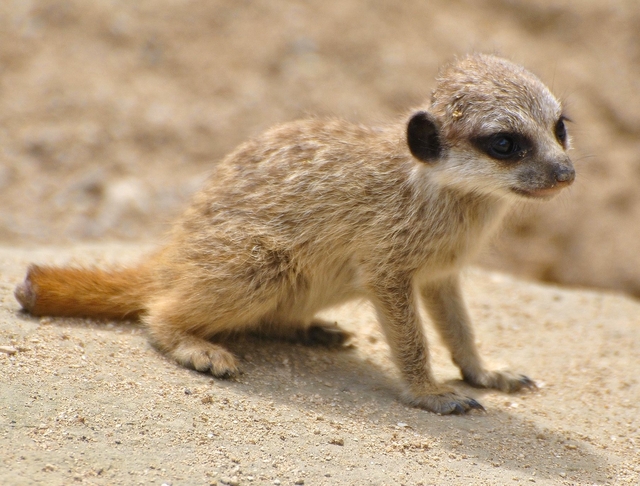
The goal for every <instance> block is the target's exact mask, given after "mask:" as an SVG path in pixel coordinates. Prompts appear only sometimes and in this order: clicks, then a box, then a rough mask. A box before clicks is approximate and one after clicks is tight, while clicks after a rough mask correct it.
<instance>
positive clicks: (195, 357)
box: [144, 299, 238, 378]
mask: <svg viewBox="0 0 640 486" xmlns="http://www.w3.org/2000/svg"><path fill="white" fill-rule="evenodd" d="M171 304H174V305H171ZM182 309H183V306H179V305H175V302H174V301H173V300H169V299H165V300H162V301H159V302H157V303H156V304H155V305H152V306H151V308H150V312H149V314H148V315H147V316H146V317H145V318H144V323H145V325H146V327H147V330H148V333H149V340H150V342H151V344H152V345H153V346H155V347H156V348H157V349H158V350H159V351H161V352H162V353H164V354H166V355H167V356H168V357H170V358H172V359H174V360H175V361H176V362H177V363H179V364H181V365H182V366H184V367H186V368H191V369H194V370H197V371H201V372H210V373H211V374H212V375H213V376H215V377H216V378H229V377H231V376H233V375H235V374H237V372H238V366H237V360H236V358H235V356H234V355H233V354H232V353H231V352H230V351H228V350H227V349H225V348H224V347H223V346H221V345H220V344H217V343H214V342H211V341H209V340H208V339H207V338H208V337H209V336H212V335H216V334H223V333H224V332H225V331H227V332H228V331H229V330H228V329H221V328H220V326H219V325H218V326H215V327H213V326H211V325H209V326H207V325H206V324H204V323H203V324H201V325H200V326H196V325H195V323H197V322H202V321H203V318H204V316H202V315H197V314H195V313H194V314H190V313H189V312H188V311H187V312H185V311H183V310H182ZM212 327H213V328H212Z"/></svg>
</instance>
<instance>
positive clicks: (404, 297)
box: [372, 279, 483, 414]
mask: <svg viewBox="0 0 640 486" xmlns="http://www.w3.org/2000/svg"><path fill="white" fill-rule="evenodd" d="M373 293H374V295H373V298H372V300H373V303H374V306H375V308H376V311H377V314H378V319H379V321H380V324H381V326H382V329H383V331H384V333H385V336H386V338H387V341H388V343H389V346H390V348H391V353H392V355H393V358H394V360H395V361H396V363H397V365H398V367H399V368H400V371H401V373H402V375H403V377H404V379H405V381H406V382H407V384H408V390H407V392H406V393H405V396H404V398H405V400H406V402H407V403H409V404H410V405H412V406H415V407H419V408H423V409H426V410H430V411H432V412H435V413H441V414H461V413H465V412H466V411H468V410H470V409H483V407H482V405H480V404H479V403H478V402H476V401H475V400H474V399H473V398H470V397H466V396H463V395H460V394H459V393H458V392H456V391H455V390H454V389H453V388H451V387H449V386H446V385H442V384H439V383H437V382H436V380H435V379H434V377H433V374H432V372H431V366H430V364H429V348H428V346H427V339H426V336H425V334H424V330H423V328H422V323H421V322H420V319H419V316H418V313H417V308H416V302H415V297H414V292H413V286H412V283H411V281H410V279H407V281H406V282H402V283H391V284H388V285H385V284H380V283H378V284H376V286H375V289H374V292H373Z"/></svg>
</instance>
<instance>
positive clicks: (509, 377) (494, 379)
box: [462, 371, 538, 393]
mask: <svg viewBox="0 0 640 486" xmlns="http://www.w3.org/2000/svg"><path fill="white" fill-rule="evenodd" d="M462 375H463V379H464V381H466V382H467V383H468V384H469V385H471V386H474V387H476V388H493V389H495V390H500V391H502V392H505V393H515V392H517V391H520V390H536V389H537V388H538V386H537V385H536V382H535V381H533V380H532V379H531V378H529V377H528V376H525V375H520V374H517V373H512V372H510V371H482V372H480V373H465V372H463V374H462Z"/></svg>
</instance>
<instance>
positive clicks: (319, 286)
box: [276, 259, 363, 320]
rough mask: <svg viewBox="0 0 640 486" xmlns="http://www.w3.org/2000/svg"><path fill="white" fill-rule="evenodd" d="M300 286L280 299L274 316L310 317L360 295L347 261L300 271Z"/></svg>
mask: <svg viewBox="0 0 640 486" xmlns="http://www.w3.org/2000/svg"><path fill="white" fill-rule="evenodd" d="M301 270H302V275H303V277H302V279H301V281H302V284H301V285H299V286H297V287H296V288H292V289H291V291H290V292H289V293H287V294H286V295H283V296H282V299H281V301H280V303H279V305H278V310H277V311H276V314H278V315H280V316H281V317H283V318H287V319H300V318H301V319H306V320H309V319H311V318H313V316H314V315H315V314H317V313H318V312H320V311H321V310H323V309H327V308H329V307H334V306H336V305H340V304H342V303H345V302H348V301H349V300H353V299H356V298H359V297H361V296H362V295H363V292H362V290H361V289H362V285H361V283H360V281H359V280H360V279H359V276H358V275H359V272H358V268H357V266H356V265H354V264H353V262H352V261H351V260H350V259H339V260H332V259H328V260H325V261H324V262H322V263H316V262H314V263H310V264H309V265H308V266H305V267H303V268H302V269H301Z"/></svg>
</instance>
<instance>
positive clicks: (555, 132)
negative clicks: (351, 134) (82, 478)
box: [407, 55, 575, 199]
mask: <svg viewBox="0 0 640 486" xmlns="http://www.w3.org/2000/svg"><path fill="white" fill-rule="evenodd" d="M437 81H438V83H437V86H436V89H435V90H434V91H433V96H432V100H431V106H430V107H429V108H428V109H427V110H419V111H416V112H415V113H413V115H412V116H411V118H410V120H409V123H408V125H407V143H408V146H409V149H410V151H411V153H412V154H413V156H414V157H415V158H417V159H418V160H420V161H421V162H423V163H424V164H426V165H427V166H428V170H429V172H430V180H435V181H437V182H438V183H439V184H442V185H444V186H450V187H457V188H458V189H460V190H463V191H466V192H475V193H483V194H495V195H498V196H501V195H514V196H516V197H525V198H542V199H546V198H550V197H552V196H554V195H555V194H557V193H558V192H559V191H560V189H562V188H563V187H566V186H568V185H570V184H571V183H572V182H573V180H574V178H575V171H574V169H573V165H572V164H571V160H570V159H569V157H568V155H567V153H566V152H567V150H568V148H569V136H568V134H567V131H566V128H565V121H566V120H567V118H566V116H565V115H564V114H563V111H562V106H561V104H560V102H559V101H558V100H557V99H556V98H555V97H554V96H553V94H551V92H550V91H549V89H548V88H547V87H546V86H545V85H544V84H543V83H542V82H541V81H540V80H539V79H538V78H537V77H535V76H534V75H533V74H531V73H530V72H528V71H526V70H525V69H524V68H522V67H520V66H518V65H516V64H513V63H511V62H509V61H507V60H505V59H501V58H498V57H494V56H489V55H472V56H469V57H466V58H464V59H462V60H459V61H458V62H456V63H454V64H451V65H449V66H447V67H446V68H445V69H444V70H443V71H442V72H441V74H440V76H439V77H438V80H437Z"/></svg>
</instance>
